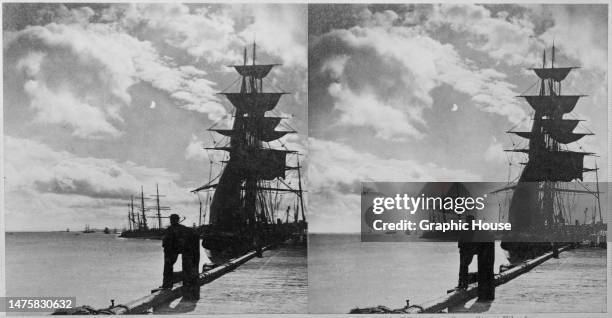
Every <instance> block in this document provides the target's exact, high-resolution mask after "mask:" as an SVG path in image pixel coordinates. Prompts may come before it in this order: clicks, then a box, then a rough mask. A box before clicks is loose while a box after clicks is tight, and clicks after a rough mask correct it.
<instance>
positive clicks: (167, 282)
mask: <svg viewBox="0 0 612 318" xmlns="http://www.w3.org/2000/svg"><path fill="white" fill-rule="evenodd" d="M199 243H200V238H199V236H198V234H197V233H196V231H194V230H193V229H191V228H189V227H186V226H184V225H182V224H180V223H179V216H178V215H177V214H172V215H170V226H168V228H167V229H166V232H165V234H164V238H163V239H162V247H163V248H164V276H163V284H162V288H164V289H170V288H172V285H173V283H174V282H173V277H172V276H173V274H174V269H173V267H174V263H176V260H177V258H178V255H179V254H181V255H182V256H181V260H182V267H183V286H184V289H185V294H184V295H183V297H184V298H187V299H198V298H199V295H200V292H199V284H198V266H199V263H200V244H199Z"/></svg>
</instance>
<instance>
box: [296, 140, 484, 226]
mask: <svg viewBox="0 0 612 318" xmlns="http://www.w3.org/2000/svg"><path fill="white" fill-rule="evenodd" d="M309 149H310V152H309V153H310V158H309V166H308V188H309V195H310V198H311V199H310V200H309V215H310V224H311V225H310V230H312V231H313V232H326V231H333V232H338V231H339V232H346V231H354V232H356V231H359V219H360V218H359V214H360V208H359V205H360V201H359V200H360V192H361V182H364V181H380V182H384V181H397V182H424V181H427V182H435V181H456V180H461V181H465V182H469V181H479V180H480V176H478V175H475V174H473V173H470V172H468V171H465V170H453V169H448V168H444V167H440V166H438V165H436V164H434V163H431V162H428V163H421V162H417V161H415V160H400V159H392V158H383V157H379V156H376V155H374V154H370V153H366V152H359V151H357V150H355V149H353V148H351V147H349V146H347V145H345V144H342V143H338V142H334V141H325V140H320V139H316V138H309Z"/></svg>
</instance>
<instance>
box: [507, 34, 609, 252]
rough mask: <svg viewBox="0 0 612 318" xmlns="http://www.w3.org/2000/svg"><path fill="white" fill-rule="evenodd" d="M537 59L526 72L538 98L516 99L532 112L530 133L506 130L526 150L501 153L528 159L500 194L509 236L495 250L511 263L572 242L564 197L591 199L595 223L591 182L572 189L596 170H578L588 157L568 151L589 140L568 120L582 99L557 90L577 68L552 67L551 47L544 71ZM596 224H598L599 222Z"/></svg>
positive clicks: (575, 121) (596, 193) (596, 191)
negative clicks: (508, 194)
mask: <svg viewBox="0 0 612 318" xmlns="http://www.w3.org/2000/svg"><path fill="white" fill-rule="evenodd" d="M542 60H543V61H542V67H541V68H533V69H532V70H533V71H534V72H535V74H536V75H537V76H538V77H539V83H538V84H539V89H538V94H536V95H523V96H520V97H523V98H524V99H525V100H526V101H527V103H528V104H529V105H530V106H531V107H532V108H533V110H534V115H533V118H532V119H533V125H532V127H531V130H529V131H514V130H510V131H508V133H511V134H515V135H518V136H520V137H522V138H525V139H527V140H528V147H527V148H522V149H509V150H506V151H510V152H520V153H525V154H526V155H527V158H528V160H527V161H526V162H525V163H522V164H523V165H524V168H523V169H522V171H521V173H520V176H519V178H518V182H517V183H516V184H515V185H512V186H509V187H507V188H505V189H502V190H511V191H512V198H511V200H510V206H509V210H508V216H507V217H508V221H509V222H510V223H511V224H512V229H513V234H512V237H511V238H507V239H506V240H505V241H502V245H501V246H502V248H503V249H505V250H506V251H507V252H508V256H509V260H510V262H511V263H516V262H520V261H522V260H525V259H529V258H533V257H535V256H537V255H540V254H542V253H544V252H546V251H550V250H551V248H554V246H552V242H555V241H556V242H557V243H562V241H563V239H562V238H565V239H567V241H573V238H572V237H571V235H570V234H571V233H570V232H572V231H574V232H575V230H576V228H575V225H578V224H574V225H572V224H570V223H571V218H572V216H571V213H572V211H568V204H567V200H566V198H567V197H568V195H575V194H590V195H592V196H593V198H595V199H596V201H597V203H598V204H599V210H600V212H599V213H600V218H601V204H600V203H599V188H598V183H595V184H596V187H597V189H589V187H587V186H583V187H581V189H576V187H573V186H572V184H575V183H582V180H583V175H584V174H585V173H587V172H595V173H597V166H596V165H595V167H594V168H586V167H585V166H584V159H585V156H590V155H594V153H591V152H584V151H576V150H570V148H569V147H570V146H571V145H573V144H574V143H575V142H577V141H578V140H580V139H581V138H583V137H585V136H587V135H592V133H576V132H574V129H575V128H576V127H577V125H578V124H579V122H580V120H579V119H572V118H568V117H570V116H571V112H572V111H573V109H574V107H575V106H576V104H577V102H578V100H579V99H580V98H581V97H583V96H584V95H566V94H563V92H562V89H561V88H562V85H561V83H562V81H563V80H564V79H565V78H566V77H567V76H568V74H569V73H570V71H572V70H573V69H575V68H577V67H575V66H570V67H555V47H554V44H553V47H552V59H551V64H550V67H547V64H546V51H544V54H543V58H542ZM573 148H575V147H573ZM579 149H582V147H580V148H579ZM569 209H571V208H569ZM576 223H578V222H576ZM600 223H603V222H601V220H600ZM551 246H552V247H551Z"/></svg>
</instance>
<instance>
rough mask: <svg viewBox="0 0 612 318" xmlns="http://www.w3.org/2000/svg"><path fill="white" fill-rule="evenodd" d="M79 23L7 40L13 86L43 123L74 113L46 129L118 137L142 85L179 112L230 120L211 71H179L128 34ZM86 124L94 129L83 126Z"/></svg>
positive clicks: (24, 32)
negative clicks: (65, 127) (134, 89)
mask: <svg viewBox="0 0 612 318" xmlns="http://www.w3.org/2000/svg"><path fill="white" fill-rule="evenodd" d="M70 12H73V15H75V16H76V15H78V14H80V13H79V12H80V11H78V10H72V11H70ZM64 15H67V13H64ZM78 20H79V23H71V24H58V23H49V24H47V25H44V26H28V27H26V28H24V29H22V30H20V31H16V32H13V33H10V34H9V35H8V36H7V39H8V40H7V41H6V43H5V61H6V62H8V63H11V64H14V65H15V66H16V67H15V68H14V69H12V70H11V72H10V73H8V74H7V76H8V80H9V81H10V80H17V81H20V80H21V78H25V79H24V82H23V85H24V89H25V91H26V93H27V94H28V96H29V97H30V99H31V106H32V107H33V108H34V109H36V110H37V111H38V115H37V116H38V117H39V118H45V117H47V115H48V114H49V113H52V112H54V111H55V110H57V109H59V108H61V109H64V110H66V109H68V108H69V109H70V110H71V111H70V112H57V113H54V119H53V120H48V121H47V122H48V123H62V124H69V125H70V126H72V127H73V128H74V129H75V131H74V134H75V135H77V136H80V137H92V136H93V137H100V136H104V135H106V136H112V137H116V136H118V131H119V130H120V123H121V122H122V118H121V114H120V113H121V111H120V110H121V108H123V107H126V106H129V105H130V103H131V100H132V98H131V95H130V92H129V88H130V87H131V86H132V85H134V84H136V83H138V82H140V81H144V82H148V83H150V84H151V85H152V86H153V87H154V88H156V89H159V90H161V91H164V92H166V93H168V94H169V95H170V96H171V97H172V98H174V99H175V101H176V102H177V104H178V105H179V106H182V107H184V108H187V109H190V110H196V111H199V112H203V113H207V114H208V115H209V117H210V118H211V119H218V118H220V117H221V116H223V115H224V114H225V109H224V107H223V106H222V105H221V104H220V103H219V100H218V98H217V96H215V93H216V89H215V88H214V87H215V85H216V84H215V83H214V82H212V81H210V80H208V79H206V76H207V74H206V72H204V71H199V70H197V69H195V68H194V67H191V66H178V67H177V66H175V65H174V64H173V63H172V61H171V60H168V58H167V57H162V56H160V55H159V53H158V52H157V50H156V49H155V48H154V47H153V46H152V44H151V43H150V42H147V41H141V40H138V39H137V38H135V37H133V36H132V35H130V34H128V33H125V32H124V30H122V29H121V27H120V26H119V25H118V24H117V23H106V24H102V23H87V19H85V18H79V19H78ZM13 71H16V72H17V73H13ZM33 87H37V88H40V89H42V91H40V92H39V91H38V90H33V89H32V88H33ZM37 101H44V102H43V103H39V102H37ZM67 101H68V102H69V103H68V105H65V104H66V103H67ZM82 115H90V116H94V117H91V118H83V117H82ZM88 124H92V126H90V127H86V125H88Z"/></svg>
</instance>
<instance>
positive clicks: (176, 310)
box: [153, 297, 198, 315]
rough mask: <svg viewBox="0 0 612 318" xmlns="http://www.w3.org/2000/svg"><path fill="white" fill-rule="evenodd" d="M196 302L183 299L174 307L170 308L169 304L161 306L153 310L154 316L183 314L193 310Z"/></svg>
mask: <svg viewBox="0 0 612 318" xmlns="http://www.w3.org/2000/svg"><path fill="white" fill-rule="evenodd" d="M197 303H198V301H197V300H187V299H185V298H184V297H183V298H181V300H180V301H179V302H178V304H176V306H174V307H170V304H164V305H161V306H159V307H157V308H155V309H154V310H153V313H154V314H160V315H163V314H184V313H189V312H192V311H194V310H195V308H196V305H197Z"/></svg>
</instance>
